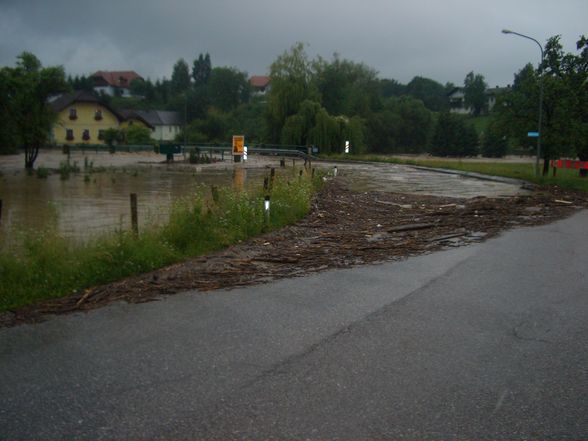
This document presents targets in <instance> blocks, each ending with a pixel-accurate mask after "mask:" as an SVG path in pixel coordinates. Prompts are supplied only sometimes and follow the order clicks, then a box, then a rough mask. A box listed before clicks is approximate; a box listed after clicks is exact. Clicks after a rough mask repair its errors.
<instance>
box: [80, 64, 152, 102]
mask: <svg viewBox="0 0 588 441" xmlns="http://www.w3.org/2000/svg"><path fill="white" fill-rule="evenodd" d="M90 78H91V79H92V81H93V82H94V90H95V91H96V92H98V93H100V92H102V93H105V94H106V95H110V96H124V97H130V96H132V95H131V82H132V81H133V80H135V79H143V78H142V77H141V76H140V75H139V74H138V73H137V72H135V71H132V70H125V71H105V70H99V71H98V72H96V73H94V74H92V76H91V77H90Z"/></svg>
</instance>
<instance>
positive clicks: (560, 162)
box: [551, 159, 588, 176]
mask: <svg viewBox="0 0 588 441" xmlns="http://www.w3.org/2000/svg"><path fill="white" fill-rule="evenodd" d="M551 167H553V176H555V174H556V171H557V169H558V168H573V169H576V170H588V161H573V160H571V159H552V160H551ZM583 173H586V172H583Z"/></svg>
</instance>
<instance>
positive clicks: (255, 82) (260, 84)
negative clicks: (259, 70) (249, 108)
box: [249, 75, 271, 95]
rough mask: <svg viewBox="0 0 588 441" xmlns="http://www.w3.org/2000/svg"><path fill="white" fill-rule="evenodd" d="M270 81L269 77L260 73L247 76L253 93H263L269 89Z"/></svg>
mask: <svg viewBox="0 0 588 441" xmlns="http://www.w3.org/2000/svg"><path fill="white" fill-rule="evenodd" d="M270 81H271V80H270V77H268V76H262V75H254V76H252V77H251V78H249V85H250V86H251V91H252V93H253V95H265V94H266V93H267V92H268V91H269V90H270V87H271V84H270Z"/></svg>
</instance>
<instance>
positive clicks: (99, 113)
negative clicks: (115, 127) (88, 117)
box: [94, 109, 102, 121]
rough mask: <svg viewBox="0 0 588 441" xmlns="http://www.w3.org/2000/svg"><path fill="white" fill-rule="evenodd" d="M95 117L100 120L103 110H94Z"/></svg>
mask: <svg viewBox="0 0 588 441" xmlns="http://www.w3.org/2000/svg"><path fill="white" fill-rule="evenodd" d="M94 119H95V120H96V121H100V120H101V119H102V110H100V109H96V112H94Z"/></svg>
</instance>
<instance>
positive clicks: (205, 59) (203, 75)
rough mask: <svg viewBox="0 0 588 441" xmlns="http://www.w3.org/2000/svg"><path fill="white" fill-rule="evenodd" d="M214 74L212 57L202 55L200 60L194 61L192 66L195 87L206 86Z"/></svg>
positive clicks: (199, 56)
mask: <svg viewBox="0 0 588 441" xmlns="http://www.w3.org/2000/svg"><path fill="white" fill-rule="evenodd" d="M211 73H212V65H211V63H210V55H209V54H208V53H207V54H206V55H203V54H200V55H198V59H197V60H194V63H193V64H192V79H193V80H194V87H200V86H206V85H207V84H208V80H209V79H210V75H211Z"/></svg>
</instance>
